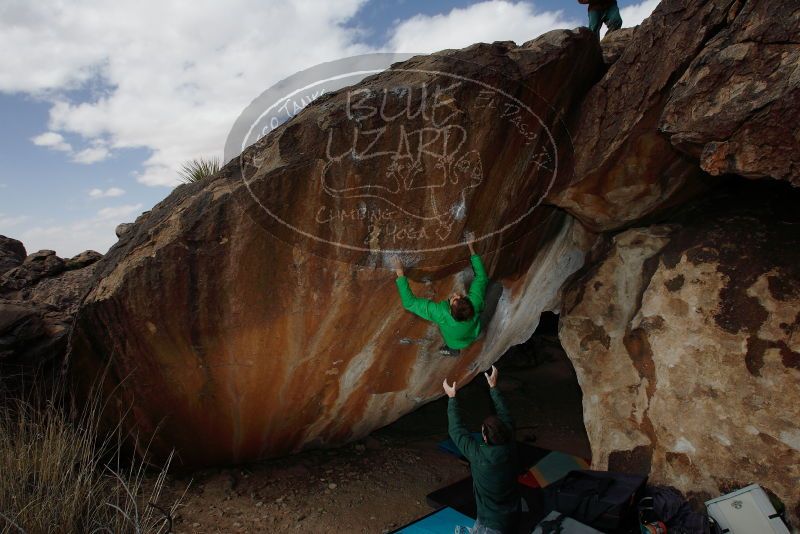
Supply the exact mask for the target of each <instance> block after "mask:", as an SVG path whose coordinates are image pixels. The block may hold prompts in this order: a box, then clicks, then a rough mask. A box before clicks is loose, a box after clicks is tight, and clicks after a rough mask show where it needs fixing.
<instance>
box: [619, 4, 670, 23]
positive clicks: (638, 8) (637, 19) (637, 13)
mask: <svg viewBox="0 0 800 534" xmlns="http://www.w3.org/2000/svg"><path fill="white" fill-rule="evenodd" d="M660 1H661V0H644V2H641V3H639V4H633V5H631V6H627V7H623V8H622V9H620V10H619V14H620V16H621V17H622V26H623V27H625V28H631V27H633V26H636V25H638V24H641V23H642V22H643V21H644V19H646V18H647V17H649V16H650V14H651V13H652V12H653V10H654V9H655V8H656V6H657V5H658V4H659V2H660Z"/></svg>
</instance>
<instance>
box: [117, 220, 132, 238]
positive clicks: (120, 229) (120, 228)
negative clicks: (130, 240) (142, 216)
mask: <svg viewBox="0 0 800 534" xmlns="http://www.w3.org/2000/svg"><path fill="white" fill-rule="evenodd" d="M131 228H133V223H122V224H118V225H117V227H116V228H115V229H114V233H116V234H117V237H118V238H120V237H122V236H123V235H125V234H127V233H128V232H129V231H130V229H131Z"/></svg>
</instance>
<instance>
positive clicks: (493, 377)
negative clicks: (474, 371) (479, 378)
mask: <svg viewBox="0 0 800 534" xmlns="http://www.w3.org/2000/svg"><path fill="white" fill-rule="evenodd" d="M483 376H485V377H486V381H487V382H489V387H490V388H493V387H495V386H496V385H497V367H495V366H494V365H493V366H492V374H489V373H483Z"/></svg>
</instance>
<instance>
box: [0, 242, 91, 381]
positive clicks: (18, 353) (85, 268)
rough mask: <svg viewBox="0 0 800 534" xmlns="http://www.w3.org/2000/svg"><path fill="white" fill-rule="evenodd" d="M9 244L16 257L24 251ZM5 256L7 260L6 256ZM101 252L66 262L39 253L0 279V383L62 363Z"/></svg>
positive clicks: (43, 251) (83, 254)
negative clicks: (70, 334) (3, 380)
mask: <svg viewBox="0 0 800 534" xmlns="http://www.w3.org/2000/svg"><path fill="white" fill-rule="evenodd" d="M0 238H2V240H3V241H4V242H5V243H11V247H13V249H12V250H13V253H14V255H15V256H13V257H15V258H18V257H19V251H20V249H21V251H22V253H23V254H24V251H25V248H24V247H23V246H22V243H20V242H19V241H16V240H13V239H9V238H5V237H2V236H0ZM6 257H7V256H6ZM101 257H102V255H101V254H99V253H97V252H94V251H92V250H87V251H85V252H82V253H80V254H78V255H77V256H75V257H73V258H70V259H67V260H64V259H62V258H59V257H58V256H56V254H55V252H53V251H52V250H40V251H39V252H36V253H34V254H31V255H29V256H27V257H23V259H22V260H19V261H15V262H14V263H16V266H14V267H13V268H11V269H8V270H6V272H5V273H3V274H2V275H1V276H0V379H5V381H6V382H7V381H8V375H9V374H11V375H13V376H18V375H19V374H20V372H22V373H27V372H29V371H30V372H35V371H36V370H38V369H41V368H42V367H43V366H45V365H47V364H51V363H53V362H57V361H60V359H61V358H62V357H63V356H64V354H65V352H66V344H67V336H68V334H69V331H70V329H71V326H72V319H73V317H74V315H75V312H76V311H77V310H78V306H79V304H80V301H81V299H82V298H83V296H84V295H85V294H86V292H87V291H88V289H89V288H90V284H91V282H92V277H93V273H94V267H93V265H94V264H95V263H96V262H97V260H99V259H100V258H101Z"/></svg>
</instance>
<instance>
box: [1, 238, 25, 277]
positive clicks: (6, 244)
mask: <svg viewBox="0 0 800 534" xmlns="http://www.w3.org/2000/svg"><path fill="white" fill-rule="evenodd" d="M27 255H28V254H27V252H25V246H24V245H23V244H22V243H21V242H20V241H17V240H16V239H11V238H10V237H6V236H4V235H0V276H2V275H3V273H5V272H6V271H9V270H11V269H13V268H14V267H17V266H18V265H20V264H22V262H23V261H25V256H27Z"/></svg>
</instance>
